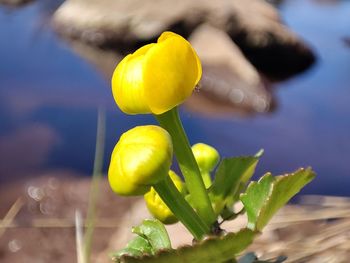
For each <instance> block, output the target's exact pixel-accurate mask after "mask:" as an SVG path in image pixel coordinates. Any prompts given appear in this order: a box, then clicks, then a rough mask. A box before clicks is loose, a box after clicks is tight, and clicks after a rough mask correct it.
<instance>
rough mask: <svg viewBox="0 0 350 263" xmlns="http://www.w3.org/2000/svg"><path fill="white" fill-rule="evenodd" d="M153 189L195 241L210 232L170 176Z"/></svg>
mask: <svg viewBox="0 0 350 263" xmlns="http://www.w3.org/2000/svg"><path fill="white" fill-rule="evenodd" d="M153 187H154V189H155V190H156V192H157V193H158V194H159V196H160V197H161V198H162V200H163V201H164V203H165V204H166V205H167V206H168V207H169V209H170V210H171V211H172V212H173V213H174V215H175V216H176V217H177V218H178V219H179V220H180V221H181V222H182V223H183V224H184V225H185V227H186V228H187V229H188V230H189V231H190V232H191V233H192V235H193V236H194V238H195V239H197V240H201V239H202V238H203V237H204V236H205V235H206V234H207V233H208V232H209V230H210V229H209V227H208V226H207V225H206V224H205V223H204V221H203V220H202V219H201V218H200V217H199V216H198V215H197V214H196V212H195V211H194V210H193V208H192V207H191V206H190V205H189V204H188V203H187V201H186V200H185V199H184V197H183V196H182V195H181V193H180V192H179V191H178V190H177V188H176V186H175V184H174V183H173V181H172V180H171V179H170V177H169V176H167V177H166V179H165V180H163V181H161V182H159V183H158V184H156V185H154V186H153Z"/></svg>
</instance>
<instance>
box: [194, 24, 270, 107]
mask: <svg viewBox="0 0 350 263" xmlns="http://www.w3.org/2000/svg"><path fill="white" fill-rule="evenodd" d="M189 40H190V42H191V43H192V45H193V47H194V48H195V49H196V51H197V53H198V55H199V57H200V59H201V62H202V66H203V77H202V79H201V82H200V88H199V92H195V93H194V95H193V96H192V97H191V100H190V101H189V103H188V104H187V106H188V107H190V108H191V109H192V110H194V111H203V110H205V111H206V112H209V113H220V112H221V111H222V112H221V113H228V112H231V111H232V110H236V111H238V110H241V111H244V112H266V111H268V110H269V109H270V104H271V101H272V98H271V94H270V92H269V91H268V90H267V88H266V85H265V84H264V83H263V81H262V79H261V77H260V75H259V73H258V72H257V71H256V69H255V68H254V67H253V66H252V65H251V64H250V63H249V62H248V61H247V60H246V58H245V57H244V55H243V54H242V52H241V51H240V49H239V48H238V47H237V46H236V45H235V43H233V42H232V41H231V39H230V37H229V36H228V35H227V34H226V33H225V32H224V31H222V30H219V29H217V28H214V27H212V26H210V25H208V24H203V25H201V26H200V27H198V28H197V29H196V30H195V31H194V32H193V33H192V34H191V37H190V39H189ZM199 96H201V97H203V98H198V97H199ZM213 97H214V98H216V100H217V101H218V102H219V103H216V106H213V107H209V105H208V103H204V100H205V98H211V101H213V99H212V98H213ZM198 100H201V101H202V103H193V101H198ZM224 105H230V110H228V109H227V107H225V106H224ZM202 108H205V109H202Z"/></svg>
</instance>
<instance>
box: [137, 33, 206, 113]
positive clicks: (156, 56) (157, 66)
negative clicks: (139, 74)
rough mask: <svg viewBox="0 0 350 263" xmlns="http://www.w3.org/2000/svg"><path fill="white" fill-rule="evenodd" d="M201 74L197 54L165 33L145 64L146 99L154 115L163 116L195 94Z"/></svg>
mask: <svg viewBox="0 0 350 263" xmlns="http://www.w3.org/2000/svg"><path fill="white" fill-rule="evenodd" d="M201 74H202V69H201V66H200V62H199V59H198V56H197V54H196V53H195V52H194V50H193V48H192V47H191V45H190V44H189V42H187V41H186V40H185V39H184V38H183V37H181V36H179V35H177V34H174V33H171V32H165V33H163V34H162V35H161V36H160V37H159V39H158V43H157V44H156V45H155V46H153V47H152V48H151V49H149V50H148V51H147V53H146V54H145V57H144V61H143V81H144V82H143V90H144V99H145V101H146V102H147V104H148V107H149V108H150V110H151V112H152V113H154V114H161V113H164V112H166V111H168V110H170V109H172V108H173V107H175V106H177V105H178V104H180V103H182V102H183V101H184V100H185V99H186V98H187V97H189V96H190V95H191V94H192V91H193V89H194V88H195V86H196V84H197V83H198V81H199V79H200V77H201Z"/></svg>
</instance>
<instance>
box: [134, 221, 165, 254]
mask: <svg viewBox="0 0 350 263" xmlns="http://www.w3.org/2000/svg"><path fill="white" fill-rule="evenodd" d="M132 232H133V233H135V234H137V235H139V236H141V237H143V238H145V239H146V240H147V241H148V243H149V244H150V245H151V247H152V250H153V251H154V252H156V251H158V250H160V249H170V248H171V243H170V239H169V236H168V233H167V231H166V229H165V227H164V225H163V224H162V223H161V222H160V221H159V220H156V219H145V220H143V222H142V224H141V225H139V226H136V227H133V228H132Z"/></svg>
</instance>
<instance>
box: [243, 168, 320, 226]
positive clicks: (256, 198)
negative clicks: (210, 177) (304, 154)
mask: <svg viewBox="0 0 350 263" xmlns="http://www.w3.org/2000/svg"><path fill="white" fill-rule="evenodd" d="M314 177H315V173H314V172H313V171H312V170H311V168H308V169H299V170H298V171H296V172H294V173H291V174H286V175H282V176H276V177H273V176H272V175H271V174H270V173H269V174H266V175H264V176H263V177H262V178H261V179H260V180H259V181H258V182H251V183H250V184H249V186H248V188H247V190H246V192H245V193H244V194H242V195H241V197H240V198H241V201H242V203H243V205H244V207H245V210H246V212H247V216H248V228H250V229H253V230H258V231H261V230H262V229H263V228H264V227H265V226H266V225H267V223H268V222H269V220H270V219H271V218H272V216H273V215H274V214H275V213H276V212H277V211H278V210H279V209H280V208H281V207H282V206H284V205H285V204H286V203H287V202H288V201H289V200H290V199H291V198H292V197H293V196H294V195H295V194H297V193H298V192H299V191H300V190H301V189H302V188H303V187H304V186H305V185H306V184H308V183H309V182H311V181H312V180H313V178H314Z"/></svg>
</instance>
